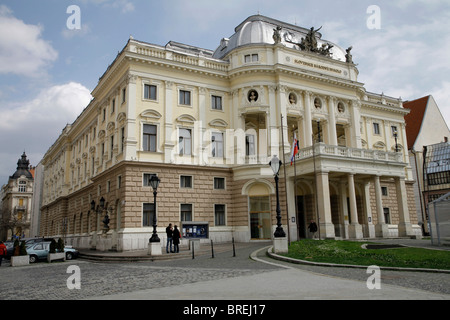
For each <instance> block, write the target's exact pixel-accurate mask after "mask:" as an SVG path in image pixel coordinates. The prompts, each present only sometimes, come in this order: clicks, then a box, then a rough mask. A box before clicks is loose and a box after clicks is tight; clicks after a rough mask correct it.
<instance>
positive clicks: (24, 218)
mask: <svg viewBox="0 0 450 320" xmlns="http://www.w3.org/2000/svg"><path fill="white" fill-rule="evenodd" d="M34 170H35V169H34V167H31V166H30V161H29V160H28V158H27V155H26V154H25V152H24V153H23V154H22V156H21V157H20V158H19V160H18V161H17V170H16V171H15V172H14V173H13V175H11V176H10V177H9V179H8V183H7V184H5V185H3V187H2V190H1V195H2V199H1V200H2V201H1V212H0V240H2V241H3V240H11V239H13V238H15V237H20V238H24V237H31V236H34V235H32V233H31V231H30V223H31V203H32V197H33V191H34Z"/></svg>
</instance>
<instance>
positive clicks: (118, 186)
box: [117, 176, 122, 189]
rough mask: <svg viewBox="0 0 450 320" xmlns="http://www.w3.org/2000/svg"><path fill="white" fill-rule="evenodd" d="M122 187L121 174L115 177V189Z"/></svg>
mask: <svg viewBox="0 0 450 320" xmlns="http://www.w3.org/2000/svg"><path fill="white" fill-rule="evenodd" d="M121 187H122V176H118V177H117V189H120V188H121Z"/></svg>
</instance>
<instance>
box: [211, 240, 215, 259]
mask: <svg viewBox="0 0 450 320" xmlns="http://www.w3.org/2000/svg"><path fill="white" fill-rule="evenodd" d="M211 258H213V259H214V245H213V241H212V240H211Z"/></svg>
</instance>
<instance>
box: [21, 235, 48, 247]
mask: <svg viewBox="0 0 450 320" xmlns="http://www.w3.org/2000/svg"><path fill="white" fill-rule="evenodd" d="M52 240H53V238H38V237H35V238H23V239H21V240H20V241H25V243H26V245H29V244H33V243H37V242H47V241H52Z"/></svg>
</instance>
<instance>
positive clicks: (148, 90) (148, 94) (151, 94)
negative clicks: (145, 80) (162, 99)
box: [144, 84, 156, 100]
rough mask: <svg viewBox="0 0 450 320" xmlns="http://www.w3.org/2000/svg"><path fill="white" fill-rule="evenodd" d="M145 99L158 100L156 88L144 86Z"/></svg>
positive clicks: (149, 85) (148, 85)
mask: <svg viewBox="0 0 450 320" xmlns="http://www.w3.org/2000/svg"><path fill="white" fill-rule="evenodd" d="M144 99H147V100H156V86H154V85H151V84H144Z"/></svg>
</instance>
